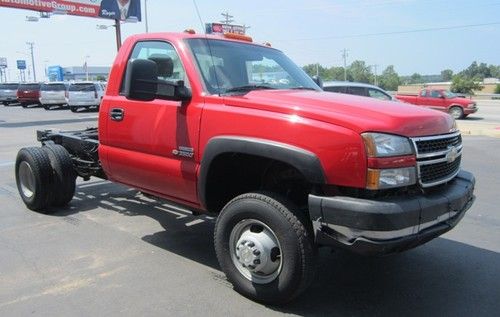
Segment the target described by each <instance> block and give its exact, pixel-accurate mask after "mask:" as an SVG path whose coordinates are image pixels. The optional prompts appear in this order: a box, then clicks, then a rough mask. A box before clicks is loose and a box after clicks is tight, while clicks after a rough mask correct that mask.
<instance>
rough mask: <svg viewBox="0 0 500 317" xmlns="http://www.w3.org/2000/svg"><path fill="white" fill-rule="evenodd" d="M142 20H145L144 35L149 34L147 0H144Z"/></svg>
mask: <svg viewBox="0 0 500 317" xmlns="http://www.w3.org/2000/svg"><path fill="white" fill-rule="evenodd" d="M144 18H145V19H146V20H145V22H146V33H149V25H148V0H144Z"/></svg>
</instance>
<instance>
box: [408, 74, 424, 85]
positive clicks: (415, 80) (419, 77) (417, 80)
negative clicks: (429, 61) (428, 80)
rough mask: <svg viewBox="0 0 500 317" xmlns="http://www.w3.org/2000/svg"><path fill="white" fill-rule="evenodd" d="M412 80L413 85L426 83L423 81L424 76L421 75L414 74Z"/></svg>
mask: <svg viewBox="0 0 500 317" xmlns="http://www.w3.org/2000/svg"><path fill="white" fill-rule="evenodd" d="M410 80H411V83H412V84H422V83H424V81H423V80H422V75H420V74H419V73H414V74H413V75H411V77H410Z"/></svg>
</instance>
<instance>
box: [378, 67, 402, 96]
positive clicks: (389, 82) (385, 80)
mask: <svg viewBox="0 0 500 317" xmlns="http://www.w3.org/2000/svg"><path fill="white" fill-rule="evenodd" d="M399 84H400V79H399V76H398V73H396V71H395V70H394V66H393V65H389V66H387V68H386V69H385V70H384V71H383V72H382V75H381V76H380V87H381V88H382V89H385V90H391V91H395V90H398V86H399Z"/></svg>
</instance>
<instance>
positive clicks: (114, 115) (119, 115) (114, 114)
mask: <svg viewBox="0 0 500 317" xmlns="http://www.w3.org/2000/svg"><path fill="white" fill-rule="evenodd" d="M109 116H110V117H111V120H113V121H122V120H123V117H124V116H125V111H123V109H121V108H113V109H111V111H110V113H109Z"/></svg>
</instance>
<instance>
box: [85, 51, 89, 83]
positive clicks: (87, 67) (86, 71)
mask: <svg viewBox="0 0 500 317" xmlns="http://www.w3.org/2000/svg"><path fill="white" fill-rule="evenodd" d="M89 58H90V56H89V55H85V78H86V79H85V80H86V81H89V64H88V59H89Z"/></svg>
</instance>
